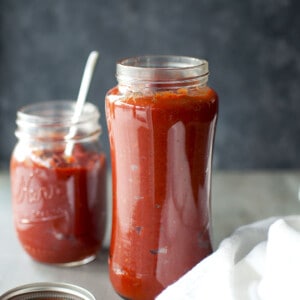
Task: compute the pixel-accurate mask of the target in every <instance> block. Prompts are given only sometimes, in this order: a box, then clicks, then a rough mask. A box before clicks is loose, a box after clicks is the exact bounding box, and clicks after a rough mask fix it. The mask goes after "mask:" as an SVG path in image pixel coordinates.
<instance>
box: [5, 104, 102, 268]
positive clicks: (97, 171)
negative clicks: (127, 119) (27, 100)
mask: <svg viewBox="0 0 300 300" xmlns="http://www.w3.org/2000/svg"><path fill="white" fill-rule="evenodd" d="M74 109H75V102H74V101H52V102H44V103H39V104H32V105H29V106H26V107H24V108H22V109H20V110H19V111H18V112H17V130H16V136H17V138H18V143H17V144H16V146H15V148H14V150H13V153H12V157H11V164H10V175H11V189H12V202H13V214H14V224H15V229H16V232H17V235H18V238H19V241H20V242H21V244H22V246H23V248H24V249H25V251H26V252H27V253H28V254H29V255H30V256H31V257H32V258H34V259H35V260H37V261H40V262H44V263H51V264H62V265H66V266H73V265H80V264H84V263H88V262H90V261H92V260H93V259H94V258H95V256H96V254H97V252H98V251H99V249H100V248H101V245H102V240H103V237H104V232H105V222H106V157H105V154H104V153H103V151H102V149H101V145H100V141H99V136H100V134H101V126H100V124H99V117H100V114H99V112H98V109H97V108H96V107H95V106H94V105H93V104H91V103H86V104H85V106H84V109H83V112H82V114H81V116H80V118H79V120H78V121H77V122H75V123H74V122H73V121H72V119H73V114H74ZM67 148H68V150H66V149H67Z"/></svg>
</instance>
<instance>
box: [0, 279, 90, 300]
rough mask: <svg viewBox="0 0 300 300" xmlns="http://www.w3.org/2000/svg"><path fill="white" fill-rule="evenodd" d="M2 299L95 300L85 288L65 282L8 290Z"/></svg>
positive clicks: (33, 284)
mask: <svg viewBox="0 0 300 300" xmlns="http://www.w3.org/2000/svg"><path fill="white" fill-rule="evenodd" d="M0 298H1V299H2V300H34V299H38V300H51V299H55V300H96V298H95V297H94V296H93V295H92V294H91V293H90V292H88V291H87V290H85V289H83V288H81V287H79V286H76V285H73V284H67V283H50V282H38V283H32V284H26V285H22V286H19V287H16V288H14V289H11V290H9V291H8V292H6V293H5V294H3V295H2V296H0Z"/></svg>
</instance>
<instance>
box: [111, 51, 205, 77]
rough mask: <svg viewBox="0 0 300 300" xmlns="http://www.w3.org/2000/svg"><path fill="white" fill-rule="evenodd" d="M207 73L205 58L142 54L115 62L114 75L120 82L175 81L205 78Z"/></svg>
mask: <svg viewBox="0 0 300 300" xmlns="http://www.w3.org/2000/svg"><path fill="white" fill-rule="evenodd" d="M208 75H209V70H208V62H207V60H205V59H199V58H194V57H190V56H178V55H143V56H135V57H129V58H125V59H121V60H119V61H118V62H117V69H116V77H117V79H118V81H119V82H120V81H121V82H125V83H126V82H130V81H131V79H132V80H134V81H139V82H142V81H146V82H147V81H148V82H153V81H155V82H169V81H172V82H176V81H182V80H197V79H200V80H201V79H202V78H203V79H205V81H207V77H208Z"/></svg>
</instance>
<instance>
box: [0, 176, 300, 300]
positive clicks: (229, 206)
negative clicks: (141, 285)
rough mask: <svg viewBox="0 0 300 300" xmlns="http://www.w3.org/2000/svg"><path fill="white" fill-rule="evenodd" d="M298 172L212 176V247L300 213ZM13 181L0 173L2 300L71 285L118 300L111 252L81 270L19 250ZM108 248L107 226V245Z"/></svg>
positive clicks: (0, 279)
mask: <svg viewBox="0 0 300 300" xmlns="http://www.w3.org/2000/svg"><path fill="white" fill-rule="evenodd" d="M299 187H300V171H297V170H296V171H272V172H271V171H251V172H237V171H236V172H228V171H227V172H221V171H214V173H213V177H212V219H213V244H214V247H215V248H216V247H217V246H218V244H219V242H220V241H221V240H222V239H224V238H225V237H227V236H228V235H230V234H231V233H232V232H233V231H234V230H235V229H236V228H237V227H238V226H241V225H245V224H249V223H252V222H254V221H257V220H260V219H264V218H267V217H270V216H278V215H290V214H299V213H300V202H299ZM10 198H11V196H10V182H9V174H8V172H7V171H0V245H1V247H0V295H1V294H3V293H4V292H6V291H7V290H9V289H11V288H14V287H16V286H19V285H22V284H26V283H32V282H37V281H38V282H40V281H51V282H68V283H72V284H76V285H79V286H81V287H84V288H86V289H87V290H89V291H90V292H91V293H92V294H94V296H95V297H96V299H97V300H102V299H103V300H114V299H116V300H118V299H120V298H119V297H118V296H117V294H116V293H115V292H114V290H113V288H112V286H111V284H110V282H109V278H108V272H107V255H108V253H107V249H104V250H102V251H101V252H100V253H99V255H98V257H97V259H96V260H95V261H93V262H92V263H89V264H87V265H84V266H80V267H73V268H66V267H57V266H50V265H46V264H40V263H37V262H35V261H33V260H32V259H31V258H30V257H28V255H27V254H26V253H25V252H24V251H23V249H22V248H21V246H20V244H19V242H18V240H17V238H16V235H15V232H14V228H13V222H12V208H11V199H10ZM108 243H109V227H108V232H107V236H106V240H105V245H106V248H107V246H108Z"/></svg>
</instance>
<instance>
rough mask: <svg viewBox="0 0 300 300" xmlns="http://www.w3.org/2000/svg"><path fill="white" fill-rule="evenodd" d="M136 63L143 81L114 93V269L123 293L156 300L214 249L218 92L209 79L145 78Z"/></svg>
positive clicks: (110, 116) (109, 111)
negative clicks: (213, 181) (213, 178)
mask: <svg viewBox="0 0 300 300" xmlns="http://www.w3.org/2000/svg"><path fill="white" fill-rule="evenodd" d="M150 59H151V57H150ZM135 63H136V61H135ZM147 63H148V61H147ZM156 66H157V65H156ZM133 68H137V69H138V70H137V69H135V70H133V72H136V74H138V76H137V77H138V78H134V79H136V80H137V81H134V80H133V82H130V84H128V82H129V81H126V83H124V82H123V80H124V77H122V78H121V79H122V80H121V81H122V82H121V84H120V82H119V86H117V87H115V88H113V89H112V90H110V91H109V92H108V94H107V98H106V115H107V123H108V129H109V136H110V145H111V159H112V176H113V177H112V178H113V224H112V226H113V227H112V237H111V247H110V258H109V270H110V279H111V282H112V285H113V286H114V288H115V290H116V291H117V293H118V294H120V295H121V296H122V297H124V298H125V299H132V300H152V299H154V298H155V296H157V295H158V294H159V293H160V292H161V291H162V290H163V289H164V288H166V287H167V286H168V285H170V284H171V283H173V282H175V281H176V280H177V279H179V277H180V276H182V275H183V274H184V273H186V272H187V271H188V270H190V269H191V268H192V267H193V266H195V265H196V264H197V263H198V262H199V261H201V260H202V259H203V258H205V257H206V256H207V255H209V254H210V253H211V251H212V247H211V240H210V225H211V224H210V178H211V158H212V146H213V139H214V131H215V124H216V119H217V111H218V96H217V94H216V93H215V92H214V91H213V90H212V89H211V88H209V87H207V86H206V85H203V84H202V85H201V84H196V85H195V84H191V82H189V84H187V82H186V81H183V82H181V81H180V82H179V83H178V82H176V85H175V83H174V82H171V83H170V84H168V82H166V80H162V79H160V80H161V81H162V83H160V81H159V80H156V79H157V77H154V78H153V80H152V85H151V82H150V83H149V80H145V82H140V81H139V80H140V79H141V78H142V79H143V75H144V76H146V75H145V74H143V72H146V73H147V67H145V66H144V67H141V68H138V67H137V66H136V65H134V66H133ZM144 68H145V69H146V70H144ZM128 69H129V70H128V73H130V72H131V71H132V69H131V68H130V66H129V67H128ZM121 71H122V70H121ZM150 71H153V69H151V70H150ZM155 71H156V72H153V73H154V76H157V75H158V74H159V73H160V70H159V69H158V67H157V68H155ZM174 71H176V72H180V68H179V69H178V68H176V69H175V68H174ZM124 72H125V71H124ZM167 72H168V71H167ZM171 73H172V72H171ZM132 74H133V73H130V75H129V76H133V75H132ZM164 76H165V75H164ZM126 79H127V78H126ZM147 79H149V78H147ZM173 79H174V78H173ZM181 79H182V78H181ZM198 80H200V79H199V78H198ZM124 81H125V80H124ZM196 81H197V80H196ZM197 82H198V81H197ZM122 83H123V84H124V85H123V84H122ZM193 83H194V81H193ZM178 84H179V87H178ZM138 85H139V87H138V88H137V86H138ZM181 85H183V86H181ZM128 86H129V87H128ZM141 87H142V88H141ZM131 89H133V91H132V90H131ZM136 89H140V90H138V91H137V90H136ZM149 89H150V91H149Z"/></svg>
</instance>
